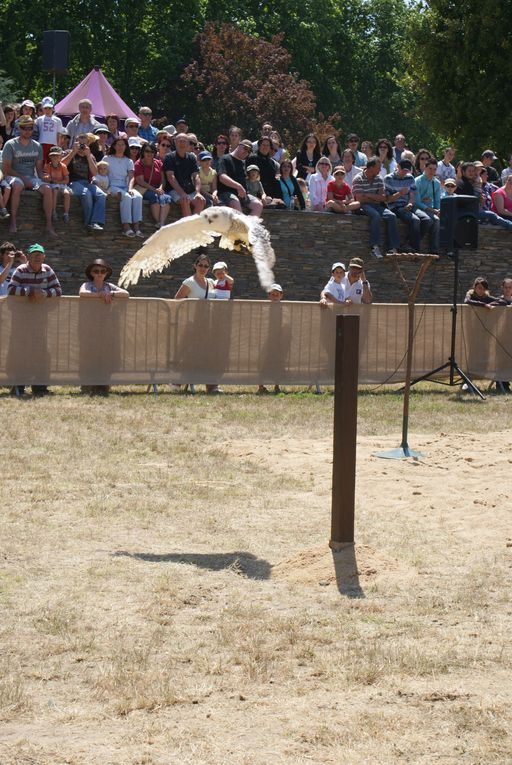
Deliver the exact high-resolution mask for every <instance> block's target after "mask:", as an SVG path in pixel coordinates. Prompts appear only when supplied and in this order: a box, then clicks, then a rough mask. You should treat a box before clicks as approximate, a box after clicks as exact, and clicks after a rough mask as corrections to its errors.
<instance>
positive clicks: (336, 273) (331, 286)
mask: <svg viewBox="0 0 512 765" xmlns="http://www.w3.org/2000/svg"><path fill="white" fill-rule="evenodd" d="M345 275H346V269H345V264H344V263H341V262H340V261H337V262H336V263H333V264H332V266H331V278H330V279H329V281H328V282H327V284H326V285H325V287H324V288H323V290H322V292H321V293H320V305H321V306H323V307H325V306H328V305H329V304H330V303H344V302H345V283H344V279H345Z"/></svg>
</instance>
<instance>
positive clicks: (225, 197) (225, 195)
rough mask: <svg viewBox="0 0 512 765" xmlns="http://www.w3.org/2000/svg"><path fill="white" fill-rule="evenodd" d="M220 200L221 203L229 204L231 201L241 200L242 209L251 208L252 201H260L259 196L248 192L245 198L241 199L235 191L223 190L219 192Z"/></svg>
mask: <svg viewBox="0 0 512 765" xmlns="http://www.w3.org/2000/svg"><path fill="white" fill-rule="evenodd" d="M219 201H220V203H221V205H228V206H229V203H230V202H239V203H240V206H241V208H242V210H245V209H249V206H250V204H251V202H258V201H259V200H258V197H254V196H253V195H252V194H247V196H246V197H244V199H240V197H239V196H237V194H235V192H234V191H233V192H231V191H223V192H222V193H221V194H219Z"/></svg>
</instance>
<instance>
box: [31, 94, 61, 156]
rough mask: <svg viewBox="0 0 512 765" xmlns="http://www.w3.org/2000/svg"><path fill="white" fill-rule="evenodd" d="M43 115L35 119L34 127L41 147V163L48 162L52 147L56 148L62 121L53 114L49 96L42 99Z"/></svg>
mask: <svg viewBox="0 0 512 765" xmlns="http://www.w3.org/2000/svg"><path fill="white" fill-rule="evenodd" d="M41 105H42V108H43V114H42V116H41V117H36V120H35V123H34V127H35V128H37V133H38V136H39V138H38V141H39V143H40V144H41V146H42V147H43V161H44V162H47V161H48V155H49V153H50V149H51V148H52V146H57V144H58V135H59V131H60V130H61V129H62V120H61V119H60V117H57V115H55V114H54V113H53V107H54V105H55V104H54V100H53V98H50V96H46V97H45V98H43V100H42V102H41Z"/></svg>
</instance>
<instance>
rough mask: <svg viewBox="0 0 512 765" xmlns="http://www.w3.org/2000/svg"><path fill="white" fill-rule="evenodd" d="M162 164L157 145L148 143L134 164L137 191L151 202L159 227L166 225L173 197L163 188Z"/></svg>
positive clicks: (152, 212)
mask: <svg viewBox="0 0 512 765" xmlns="http://www.w3.org/2000/svg"><path fill="white" fill-rule="evenodd" d="M162 165H163V162H162V160H161V159H160V158H159V157H157V152H156V146H155V145H154V144H152V143H146V144H144V146H143V147H142V149H141V155H140V159H138V160H137V162H136V163H135V166H134V175H135V183H136V184H137V186H136V188H137V191H138V192H139V193H140V194H142V198H143V199H145V200H146V202H149V204H150V210H151V215H152V216H153V218H154V220H155V224H156V227H157V228H161V227H162V226H165V221H166V220H167V216H168V215H169V209H170V206H171V197H170V196H169V194H166V193H165V192H164V190H163V180H164V176H163V173H162Z"/></svg>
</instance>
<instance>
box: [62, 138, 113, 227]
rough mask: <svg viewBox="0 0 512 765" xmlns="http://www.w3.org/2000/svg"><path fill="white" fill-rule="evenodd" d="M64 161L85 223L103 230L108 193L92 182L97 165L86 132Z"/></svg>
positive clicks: (75, 143) (78, 139)
mask: <svg viewBox="0 0 512 765" xmlns="http://www.w3.org/2000/svg"><path fill="white" fill-rule="evenodd" d="M62 162H63V163H64V164H65V165H67V167H68V170H69V180H70V186H71V190H72V192H73V194H76V196H77V197H79V199H80V202H81V204H82V212H83V215H84V223H85V225H86V226H88V227H89V228H90V229H91V231H103V227H104V225H105V203H106V199H107V195H106V194H105V192H104V191H102V190H101V189H100V187H99V186H96V185H95V184H94V183H92V178H93V176H94V175H96V173H97V165H96V158H95V157H94V155H93V153H92V152H91V149H90V148H89V139H88V137H87V135H86V134H81V135H79V136H78V138H77V140H76V141H75V142H74V144H73V148H72V149H71V151H70V152H69V154H66V156H65V157H63V159H62Z"/></svg>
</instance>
